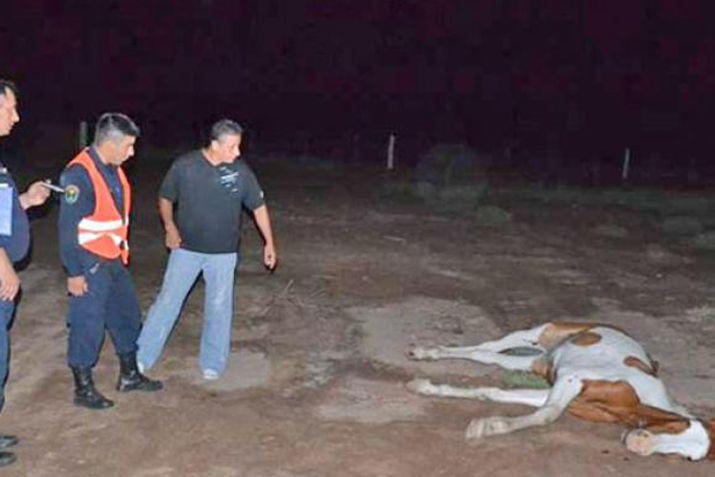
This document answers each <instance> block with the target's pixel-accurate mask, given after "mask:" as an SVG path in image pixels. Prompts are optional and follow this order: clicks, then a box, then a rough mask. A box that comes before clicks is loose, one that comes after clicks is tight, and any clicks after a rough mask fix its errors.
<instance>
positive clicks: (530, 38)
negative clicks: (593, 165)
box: [0, 0, 715, 154]
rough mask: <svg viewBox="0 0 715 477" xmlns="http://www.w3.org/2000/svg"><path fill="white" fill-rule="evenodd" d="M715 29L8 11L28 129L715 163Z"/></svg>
mask: <svg viewBox="0 0 715 477" xmlns="http://www.w3.org/2000/svg"><path fill="white" fill-rule="evenodd" d="M714 18H715V2H711V1H708V0H699V1H695V0H513V1H508V2H506V1H499V0H481V1H480V0H444V1H436V0H435V1H410V0H362V1H353V0H282V1H274V0H263V1H260V0H259V1H239V0H233V1H229V0H184V1H168V0H122V1H109V0H94V1H86V2H81V1H72V2H70V1H61V0H24V1H22V2H20V1H14V0H10V1H9V2H8V1H6V2H3V8H2V12H1V13H0V65H2V68H1V71H2V76H5V77H10V78H13V79H14V80H16V81H17V82H18V83H19V85H20V87H21V89H22V95H23V96H22V108H23V109H22V112H23V113H24V115H25V119H26V121H27V122H28V123H30V122H32V123H34V124H40V123H42V124H46V123H52V122H69V123H75V122H76V121H77V120H79V119H81V118H90V119H91V118H94V117H96V115H97V114H98V113H99V112H101V111H103V110H122V111H125V112H127V113H129V114H130V115H133V116H135V117H136V118H137V119H138V120H139V121H140V122H141V123H142V125H144V126H145V129H147V130H148V131H151V132H152V134H154V139H155V141H156V142H158V143H161V142H162V141H161V140H160V139H158V138H161V139H163V140H164V142H171V141H175V140H177V138H178V137H181V136H186V135H192V134H194V131H195V130H196V128H197V127H198V126H199V125H201V124H203V123H205V122H206V121H207V120H209V119H212V118H215V117H217V116H223V115H228V116H232V117H235V118H236V119H238V120H239V121H242V122H244V123H247V124H248V125H249V127H251V128H253V129H255V130H258V131H261V133H262V134H263V135H264V136H265V137H271V138H275V137H280V136H285V137H291V136H292V135H293V134H294V133H296V132H297V131H300V130H305V131H307V132H309V133H310V134H314V135H316V136H319V135H323V136H338V135H341V134H350V132H351V131H355V130H361V131H374V132H377V133H380V132H383V131H388V130H398V131H402V132H403V133H404V134H407V135H419V134H425V135H427V136H429V137H430V138H434V139H440V138H448V139H464V140H469V141H471V142H472V143H475V144H480V145H483V146H484V147H498V146H499V145H501V144H503V143H504V142H505V141H507V138H509V137H517V138H519V140H520V141H522V142H523V143H524V144H530V145H532V146H533V147H535V148H539V147H541V148H544V147H551V145H552V144H551V143H558V147H565V148H568V147H572V146H573V144H577V145H579V146H581V147H582V146H584V145H588V147H593V148H598V147H600V148H614V149H617V148H622V146H623V144H626V143H629V142H633V143H636V144H637V143H639V141H640V142H641V143H648V144H656V143H657V144H659V145H658V146H654V147H659V148H662V149H663V150H664V151H666V150H673V149H678V148H682V147H689V148H691V149H692V151H689V152H691V153H693V154H709V153H710V152H711V151H712V150H713V149H714V147H713V145H714V143H713V141H712V140H711V139H710V136H712V134H711V133H710V130H711V124H712V123H713V119H715V117H714V116H715V114H714V113H713V106H714V104H713V103H714V101H713V93H715V35H714V34H713V33H712V31H711V30H712V28H710V25H711V24H712V19H714ZM28 130H29V129H28ZM564 144H565V145H564Z"/></svg>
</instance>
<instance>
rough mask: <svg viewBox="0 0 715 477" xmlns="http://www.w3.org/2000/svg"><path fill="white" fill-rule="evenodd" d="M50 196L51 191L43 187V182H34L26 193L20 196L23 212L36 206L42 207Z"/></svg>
mask: <svg viewBox="0 0 715 477" xmlns="http://www.w3.org/2000/svg"><path fill="white" fill-rule="evenodd" d="M49 196H50V189H48V188H47V187H45V186H43V185H42V181H37V182H33V183H32V184H31V185H30V187H28V188H27V190H26V191H25V192H23V193H22V194H20V195H19V196H18V199H19V200H20V206H21V207H22V208H23V210H27V209H29V208H30V207H35V206H36V205H42V204H44V203H45V201H46V200H47V198H48V197H49Z"/></svg>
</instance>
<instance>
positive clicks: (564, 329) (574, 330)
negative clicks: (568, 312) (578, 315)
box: [537, 321, 630, 349]
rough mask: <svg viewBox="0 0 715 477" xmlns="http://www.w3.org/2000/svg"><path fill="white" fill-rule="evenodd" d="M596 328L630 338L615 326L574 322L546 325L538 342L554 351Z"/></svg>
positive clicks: (556, 322) (558, 322) (557, 322)
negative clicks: (569, 339) (572, 338)
mask: <svg viewBox="0 0 715 477" xmlns="http://www.w3.org/2000/svg"><path fill="white" fill-rule="evenodd" d="M596 327H603V328H611V329H612V330H616V331H618V332H619V333H623V334H624V335H626V336H630V335H629V334H628V333H626V332H625V331H624V330H622V329H621V328H619V327H617V326H613V325H607V324H604V323H595V322H589V323H578V322H573V321H554V322H551V323H548V324H547V325H546V328H545V329H544V331H542V332H541V335H540V336H539V339H538V340H537V342H538V344H539V345H541V346H543V347H544V348H546V349H553V348H555V347H556V346H558V345H559V344H561V343H563V342H564V340H566V339H568V338H570V337H572V336H574V335H577V334H579V333H583V332H585V331H588V330H590V329H592V328H596Z"/></svg>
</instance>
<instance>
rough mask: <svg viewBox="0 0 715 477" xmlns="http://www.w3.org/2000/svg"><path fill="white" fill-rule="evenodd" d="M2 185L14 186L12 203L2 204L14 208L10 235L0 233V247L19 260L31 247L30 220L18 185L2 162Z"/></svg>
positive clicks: (10, 256) (0, 174)
mask: <svg viewBox="0 0 715 477" xmlns="http://www.w3.org/2000/svg"><path fill="white" fill-rule="evenodd" d="M0 187H6V188H12V204H0V207H11V208H12V213H11V214H12V219H11V220H12V228H11V232H10V235H3V234H0V247H2V248H4V249H5V253H7V256H8V258H10V261H12V262H19V261H20V260H22V259H23V258H25V255H27V250H28V249H29V248H30V221H29V220H28V219H27V214H26V213H25V210H24V209H23V208H22V206H21V205H20V199H19V196H18V193H17V186H16V185H15V181H13V180H12V177H11V176H10V173H9V172H8V170H7V169H6V168H5V166H3V165H2V163H0Z"/></svg>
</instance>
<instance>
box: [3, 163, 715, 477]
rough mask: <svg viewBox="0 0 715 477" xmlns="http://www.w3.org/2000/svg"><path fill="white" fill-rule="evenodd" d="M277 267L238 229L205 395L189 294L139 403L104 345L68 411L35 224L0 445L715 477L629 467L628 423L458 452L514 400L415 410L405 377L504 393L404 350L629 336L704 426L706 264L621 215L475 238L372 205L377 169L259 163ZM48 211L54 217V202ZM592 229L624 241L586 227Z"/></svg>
mask: <svg viewBox="0 0 715 477" xmlns="http://www.w3.org/2000/svg"><path fill="white" fill-rule="evenodd" d="M254 168H255V169H256V170H257V172H258V173H259V177H260V178H261V181H262V183H263V185H264V187H265V190H266V193H267V197H268V200H269V204H270V207H271V211H272V216H273V221H274V226H275V229H276V235H277V237H278V240H279V246H280V256H281V265H280V268H279V270H278V271H276V272H275V273H274V274H268V273H266V272H265V270H264V269H263V267H262V265H261V260H260V242H259V240H258V239H257V236H256V235H257V234H256V231H255V230H254V228H253V227H252V226H251V225H250V222H249V223H247V224H246V226H245V227H244V237H245V240H244V244H243V256H242V261H241V267H240V272H239V274H238V280H237V285H236V290H237V296H236V315H235V320H234V329H233V336H232V339H233V355H232V363H231V366H230V368H229V371H228V372H227V373H226V375H225V376H223V377H222V379H221V380H219V381H216V382H205V381H203V380H202V379H201V377H200V376H199V371H198V368H197V351H198V338H199V335H200V331H201V322H202V303H203V287H202V284H201V283H200V282H199V283H198V284H197V286H196V288H195V289H194V291H193V293H192V294H191V296H190V298H189V300H188V302H187V304H186V307H185V310H184V313H183V315H182V319H181V321H180V322H179V324H178V326H177V328H176V329H175V331H174V333H173V335H172V337H171V339H170V341H169V344H168V347H167V349H166V351H165V354H164V356H163V358H162V361H161V363H160V364H159V365H158V366H157V367H156V368H155V369H153V370H152V372H151V375H152V376H153V377H155V378H159V379H162V380H163V381H164V383H165V389H164V390H163V391H161V392H159V393H155V394H136V393H130V394H120V393H117V392H116V391H114V384H115V380H116V377H117V371H118V369H117V368H118V366H117V362H116V358H115V357H114V352H113V349H112V345H111V342H110V340H109V339H107V341H106V343H105V347H104V352H103V354H102V357H101V359H100V362H99V363H98V365H97V367H96V372H95V376H96V380H97V382H98V387H99V388H100V390H102V391H103V392H105V393H106V394H107V395H108V396H109V397H110V398H112V399H115V401H116V406H115V407H114V408H113V409H110V410H107V411H101V412H96V411H94V412H93V411H88V410H84V409H80V408H77V407H74V406H73V405H72V382H71V377H70V373H69V371H68V369H67V367H66V364H65V350H66V329H65V312H66V302H67V300H66V293H65V279H64V275H63V272H62V270H61V268H60V265H59V260H58V258H57V245H56V243H57V239H56V232H55V228H56V210H53V211H51V212H50V213H49V214H48V215H47V216H46V217H44V218H41V219H38V220H36V221H35V222H34V224H33V228H34V237H35V244H34V253H33V257H32V261H31V264H30V265H29V266H28V267H27V268H26V269H25V270H24V271H23V272H22V279H23V290H24V296H23V299H22V302H21V304H20V306H19V311H18V313H17V317H16V320H15V323H14V326H13V329H12V362H11V375H10V378H9V382H8V386H7V397H8V400H7V404H6V407H5V410H4V412H3V414H2V417H1V418H0V431H3V432H12V433H16V434H19V435H20V437H21V438H22V442H21V444H20V445H19V446H18V447H17V449H16V452H17V454H18V457H19V458H18V462H17V463H16V464H14V465H13V466H11V467H9V468H7V469H3V470H2V472H3V474H4V475H22V476H32V477H39V476H53V477H54V476H85V475H86V476H93V475H102V476H145V477H149V476H157V477H158V476H175V475H181V476H255V477H303V476H348V477H351V476H384V477H391V476H394V477H398V476H450V477H452V476H490V477H497V476H515V475H528V476H542V475H543V476H561V475H563V476H571V475H578V476H581V477H586V476H604V475H633V476H641V475H649V476H651V477H657V476H673V475H688V476H693V477H697V476H711V475H713V474H714V473H715V464H713V463H709V462H704V463H691V462H687V461H683V460H681V459H679V458H670V457H657V456H656V457H648V458H643V457H638V456H635V455H633V454H630V453H629V452H628V451H627V450H626V449H625V448H624V447H623V445H622V444H621V443H620V439H619V438H620V433H621V431H622V429H620V428H619V427H618V426H614V425H594V424H590V423H586V422H582V421H579V420H577V419H574V418H571V417H568V416H565V417H563V418H561V419H560V420H559V421H558V422H557V423H555V424H554V425H551V426H548V427H544V428H539V429H531V430H525V431H521V432H518V433H514V434H512V435H507V436H502V437H495V438H490V439H487V440H484V441H480V442H466V441H465V440H464V437H463V436H464V431H465V429H466V426H467V424H468V423H469V421H470V419H472V418H473V417H476V416H487V415H493V414H497V413H498V414H507V415H517V414H522V413H526V412H529V409H528V408H526V407H521V406H505V405H499V404H493V403H482V402H473V401H462V400H451V399H438V398H427V397H422V396H417V395H414V394H412V393H410V392H409V391H408V390H407V389H406V388H405V386H404V384H405V383H406V382H408V381H409V380H411V379H412V378H414V377H416V376H421V377H430V378H431V379H433V380H435V381H445V382H447V381H448V382H452V383H464V384H467V383H469V384H489V385H504V384H505V383H504V374H503V373H502V372H501V371H500V370H498V369H496V368H494V367H490V366H483V365H477V364H473V363H468V362H456V361H453V362H437V363H416V362H411V361H409V360H407V359H406V357H405V354H404V353H405V350H406V348H407V347H408V346H409V345H410V344H413V343H419V344H470V343H477V342H480V341H483V340H486V339H492V338H495V337H498V336H500V335H502V334H504V333H506V332H509V331H512V330H514V329H517V328H525V327H530V326H534V325H536V324H538V323H541V322H544V321H549V320H598V321H602V322H608V323H614V324H618V325H619V326H621V327H623V328H625V329H626V330H628V331H629V332H630V333H632V334H633V335H634V336H636V337H637V338H638V339H639V340H640V341H641V342H643V343H644V344H645V345H646V348H647V349H648V350H649V351H650V352H651V354H652V355H653V356H654V357H655V358H656V359H657V360H658V361H660V364H661V373H662V376H663V378H664V380H665V381H666V383H667V384H668V385H669V388H670V390H671V392H672V393H673V395H674V396H675V397H676V398H677V399H678V400H679V401H680V402H682V403H683V404H685V405H687V406H689V407H690V408H691V409H693V410H695V411H697V412H698V413H701V414H702V415H703V416H711V415H715V393H714V392H713V382H714V380H715V374H714V373H713V371H712V364H713V363H714V362H715V310H714V308H715V304H713V300H714V298H713V295H712V291H713V282H714V281H715V273H713V271H714V270H715V256H713V255H711V254H708V253H704V252H695V251H693V250H691V249H689V248H687V247H686V246H683V245H680V244H679V243H678V242H673V241H670V240H667V239H666V238H664V237H662V236H660V235H659V234H658V233H657V231H656V229H655V228H654V227H653V226H652V225H651V218H649V217H648V216H646V215H643V214H642V213H637V212H634V211H629V210H626V209H623V208H616V207H593V206H591V207H579V206H575V205H574V206H572V205H563V204H561V205H558V204H549V205H545V204H540V203H527V202H523V201H518V200H515V199H504V198H502V199H500V200H498V201H496V202H494V201H492V202H491V203H492V204H493V205H498V206H500V207H502V208H503V209H505V210H507V211H509V212H511V213H512V217H513V219H512V221H511V222H507V223H504V224H501V225H497V226H483V225H480V224H479V223H478V221H477V220H476V219H475V215H474V214H473V213H471V212H470V211H468V210H464V211H461V212H460V211H455V210H452V211H448V212H440V211H436V210H433V209H430V208H428V207H426V206H424V205H421V204H418V203H406V202H396V201H394V200H390V199H387V198H385V197H384V196H383V195H381V194H380V190H381V184H382V183H383V182H384V181H385V180H387V179H386V177H385V176H384V175H382V173H381V172H380V171H377V170H365V169H362V170H361V169H357V168H343V169H338V168H322V169H321V168H313V169H307V168H306V169H304V168H298V167H296V166H295V165H292V164H290V163H288V162H286V163H263V164H261V163H257V164H254ZM160 173H161V171H156V173H149V174H143V175H142V176H141V177H135V190H136V192H137V204H136V209H137V210H136V218H135V221H134V228H133V251H134V255H133V263H132V266H131V267H132V273H133V276H134V280H135V284H136V288H137V291H138V293H139V295H140V299H141V302H142V306H143V308H144V309H146V308H148V306H149V305H150V304H151V301H152V299H153V297H154V296H155V294H156V291H157V288H158V286H159V284H160V281H161V278H162V274H163V270H164V266H165V261H166V252H165V250H164V246H163V236H162V233H161V228H160V226H159V223H158V219H157V217H156V213H155V206H154V194H155V193H156V190H157V186H158V181H159V179H160ZM55 209H56V208H55ZM604 223H617V224H619V225H620V226H621V227H623V228H624V229H626V230H627V232H628V234H627V235H626V237H624V238H609V237H605V236H603V235H600V234H598V233H597V232H596V230H597V227H598V226H599V225H601V224H604Z"/></svg>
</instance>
